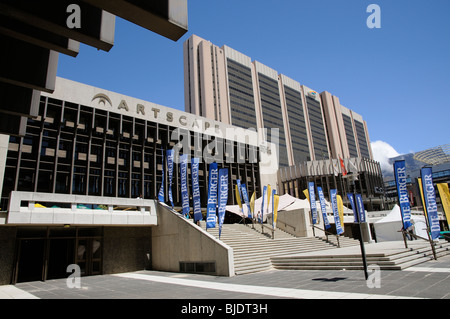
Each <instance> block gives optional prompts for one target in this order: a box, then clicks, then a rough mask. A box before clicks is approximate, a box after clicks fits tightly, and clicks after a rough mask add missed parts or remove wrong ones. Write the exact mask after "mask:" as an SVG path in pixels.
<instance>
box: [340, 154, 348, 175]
mask: <svg viewBox="0 0 450 319" xmlns="http://www.w3.org/2000/svg"><path fill="white" fill-rule="evenodd" d="M339 161H340V162H341V171H342V176H345V175H347V170H346V169H345V165H344V160H343V159H342V158H340V157H339Z"/></svg>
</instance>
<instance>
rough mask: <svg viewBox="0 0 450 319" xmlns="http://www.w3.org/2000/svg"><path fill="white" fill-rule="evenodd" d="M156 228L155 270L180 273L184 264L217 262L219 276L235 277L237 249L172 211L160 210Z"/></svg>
mask: <svg viewBox="0 0 450 319" xmlns="http://www.w3.org/2000/svg"><path fill="white" fill-rule="evenodd" d="M157 207H158V208H157V214H158V226H156V227H153V228H152V269H153V270H160V271H172V272H179V271H180V262H215V263H216V275H218V276H234V259H233V249H232V248H231V247H229V246H227V245H225V244H224V243H222V242H221V241H219V240H217V239H216V238H215V237H213V236H212V235H210V234H208V233H207V232H205V231H203V230H202V229H201V228H200V227H198V226H197V225H194V224H193V223H192V222H190V221H188V220H186V219H185V218H183V217H181V215H179V214H177V213H176V212H173V211H171V210H170V209H169V208H168V207H166V206H164V205H161V204H159V205H158V206H157Z"/></svg>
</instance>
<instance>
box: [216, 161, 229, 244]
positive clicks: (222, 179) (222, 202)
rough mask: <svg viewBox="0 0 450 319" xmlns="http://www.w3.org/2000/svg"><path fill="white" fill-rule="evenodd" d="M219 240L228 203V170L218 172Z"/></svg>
mask: <svg viewBox="0 0 450 319" xmlns="http://www.w3.org/2000/svg"><path fill="white" fill-rule="evenodd" d="M218 200H219V212H218V214H219V239H220V235H221V233H222V225H223V222H224V220H225V210H226V206H227V202H228V168H222V169H220V170H219V196H218Z"/></svg>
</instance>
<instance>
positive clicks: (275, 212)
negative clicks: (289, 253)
mask: <svg viewBox="0 0 450 319" xmlns="http://www.w3.org/2000/svg"><path fill="white" fill-rule="evenodd" d="M279 202H280V196H279V195H277V194H274V195H273V219H272V221H273V224H272V227H273V229H275V228H276V227H277V217H278V203H279Z"/></svg>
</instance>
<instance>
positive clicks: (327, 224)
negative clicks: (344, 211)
mask: <svg viewBox="0 0 450 319" xmlns="http://www.w3.org/2000/svg"><path fill="white" fill-rule="evenodd" d="M317 194H318V195H319V201H320V210H321V211H322V216H323V224H324V226H325V229H328V228H330V227H331V225H330V222H329V221H328V217H327V202H326V201H325V196H323V190H322V187H320V186H317Z"/></svg>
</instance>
